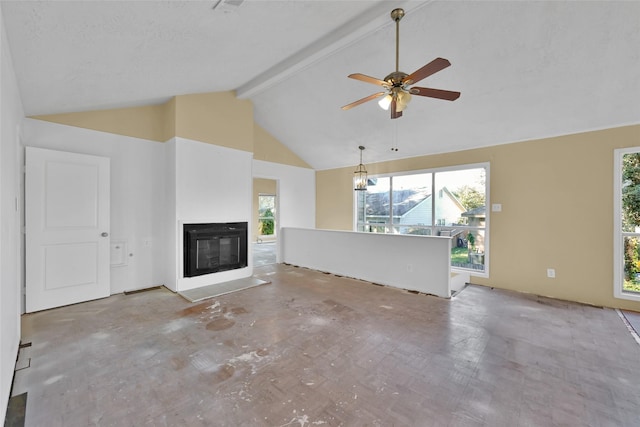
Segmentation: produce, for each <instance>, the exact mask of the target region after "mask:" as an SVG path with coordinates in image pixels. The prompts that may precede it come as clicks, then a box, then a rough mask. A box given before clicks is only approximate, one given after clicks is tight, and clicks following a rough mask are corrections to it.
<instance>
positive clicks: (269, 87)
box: [1, 0, 640, 169]
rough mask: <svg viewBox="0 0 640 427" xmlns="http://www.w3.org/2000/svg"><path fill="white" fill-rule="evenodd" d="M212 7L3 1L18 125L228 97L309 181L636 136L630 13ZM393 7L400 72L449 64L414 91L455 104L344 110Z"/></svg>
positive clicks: (382, 54)
mask: <svg viewBox="0 0 640 427" xmlns="http://www.w3.org/2000/svg"><path fill="white" fill-rule="evenodd" d="M223 1H224V0H223ZM216 3H217V0H214V1H163V2H159V1H120V2H114V1H69V2H66V1H47V2H34V1H17V2H13V1H2V3H1V7H2V13H3V17H4V24H5V28H6V32H7V37H8V40H9V44H10V49H11V53H12V57H13V61H14V67H15V70H16V74H17V78H18V85H19V88H20V93H21V96H22V100H23V103H24V107H25V112H26V114H27V115H36V114H51V113H60V112H70V111H86V110H93V109H101V108H110V107H121V106H131V105H145V104H150V103H157V102H161V101H164V100H166V99H168V98H169V97H171V96H174V95H180V94H186V93H200V92H216V91H227V90H237V93H238V96H239V97H242V98H248V99H251V100H252V102H253V104H254V114H255V120H256V122H257V123H259V124H260V125H261V126H262V127H264V128H265V129H266V130H268V131H269V132H270V133H271V134H273V135H274V136H275V137H276V138H278V139H279V140H280V141H281V142H283V143H284V144H285V145H287V146H288V147H289V148H290V149H292V150H293V151H294V152H295V153H296V154H298V155H299V156H300V157H301V158H303V159H304V160H305V161H306V162H307V163H309V164H310V165H312V166H313V167H314V168H316V169H328V168H333V167H341V166H349V165H354V164H356V163H357V161H358V155H359V154H358V149H357V147H358V145H364V146H366V147H367V150H366V151H365V154H364V160H365V163H371V162H374V161H382V160H391V159H396V158H403V157H412V156H416V155H423V154H432V153H441V152H448V151H455V150H462V149H467V148H474V147H482V146H488V145H495V144H503V143H509V142H515V141H521V140H527V139H534V138H541V137H547V136H555V135H562V134H569V133H575V132H581V131H586V130H592V129H599V128H606V127H614V126H620V125H625V124H632V123H640V102H638V96H639V95H640V49H639V48H638V46H640V2H637V1H626V2H618V1H606V2H580V1H577V2H533V1H527V2H515V1H514V2H504V1H500V2H491V1H467V2H465V1H431V2H417V1H362V0H361V1H300V0H298V1H265V0H246V1H244V2H243V3H242V5H240V7H238V8H235V9H233V8H231V7H230V6H227V5H225V4H222V5H221V6H224V7H221V8H219V9H218V10H214V9H213V6H214V5H215V4H216ZM399 6H400V7H403V8H404V9H405V10H406V11H407V15H406V16H405V18H404V19H403V20H402V21H401V24H400V69H401V70H402V71H405V72H407V73H411V72H412V71H414V70H416V69H417V68H419V67H420V66H422V65H424V64H425V63H427V62H429V61H431V60H432V59H434V58H436V57H444V58H447V59H449V60H450V61H451V63H452V66H451V67H449V68H447V69H445V70H443V71H441V72H439V73H437V74H435V75H433V76H431V77H428V78H427V79H425V80H423V81H422V82H420V85H421V86H428V87H435V88H441V89H449V90H457V91H460V92H462V95H461V97H460V98H459V99H458V100H457V101H454V102H448V101H441V100H435V99H429V98H422V97H414V99H413V101H412V102H411V104H410V105H409V107H408V108H407V110H406V111H405V113H404V116H403V117H402V118H400V119H397V120H390V119H389V116H388V112H385V111H383V110H381V109H380V108H379V107H378V106H377V104H376V102H375V101H374V102H369V103H366V104H363V105H361V106H359V107H356V108H353V109H351V110H349V111H343V110H341V109H340V106H342V105H345V104H347V103H349V102H352V101H355V100H356V99H359V98H362V97H364V96H367V95H369V94H372V93H375V92H377V91H378V90H379V89H378V87H376V86H374V85H370V84H366V83H362V82H359V81H355V80H351V79H348V78H347V77H346V76H347V75H348V74H351V73H354V72H360V73H363V74H367V75H371V76H374V77H378V78H383V77H384V76H386V75H387V74H388V73H389V72H391V71H393V70H394V67H395V63H394V61H395V51H394V49H395V32H394V24H393V22H392V21H391V19H390V18H389V12H390V11H391V9H393V8H394V7H399ZM221 9H227V11H224V10H221ZM393 146H397V148H398V151H392V150H391V148H392V147H393Z"/></svg>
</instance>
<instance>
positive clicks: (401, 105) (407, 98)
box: [397, 91, 411, 111]
mask: <svg viewBox="0 0 640 427" xmlns="http://www.w3.org/2000/svg"><path fill="white" fill-rule="evenodd" d="M409 102H411V94H410V93H409V92H405V91H399V92H398V106H397V111H403V110H404V109H405V108H407V105H409Z"/></svg>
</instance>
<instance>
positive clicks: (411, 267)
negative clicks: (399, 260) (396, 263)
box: [407, 264, 413, 273]
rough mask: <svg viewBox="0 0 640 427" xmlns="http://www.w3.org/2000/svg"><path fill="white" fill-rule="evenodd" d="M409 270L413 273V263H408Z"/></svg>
mask: <svg viewBox="0 0 640 427" xmlns="http://www.w3.org/2000/svg"><path fill="white" fill-rule="evenodd" d="M407 271H408V272H409V273H411V272H412V271H413V264H407Z"/></svg>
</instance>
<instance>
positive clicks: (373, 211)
mask: <svg viewBox="0 0 640 427" xmlns="http://www.w3.org/2000/svg"><path fill="white" fill-rule="evenodd" d="M390 185H391V178H389V177H385V178H375V179H370V180H369V185H367V191H362V193H365V194H364V200H363V201H364V209H363V216H364V220H365V225H364V231H370V232H373V233H385V232H386V231H385V226H384V225H382V226H380V225H377V224H388V223H389V212H390V209H391V206H390V203H389V188H390Z"/></svg>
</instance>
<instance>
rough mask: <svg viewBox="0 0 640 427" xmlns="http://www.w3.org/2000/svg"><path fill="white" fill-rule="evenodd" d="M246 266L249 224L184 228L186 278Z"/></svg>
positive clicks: (206, 225) (223, 224) (193, 225)
mask: <svg viewBox="0 0 640 427" xmlns="http://www.w3.org/2000/svg"><path fill="white" fill-rule="evenodd" d="M246 266H247V223H246V222H228V223H214V224H185V225H184V277H193V276H200V275H202V274H209V273H217V272H219V271H226V270H233V269H236V268H243V267H246Z"/></svg>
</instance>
